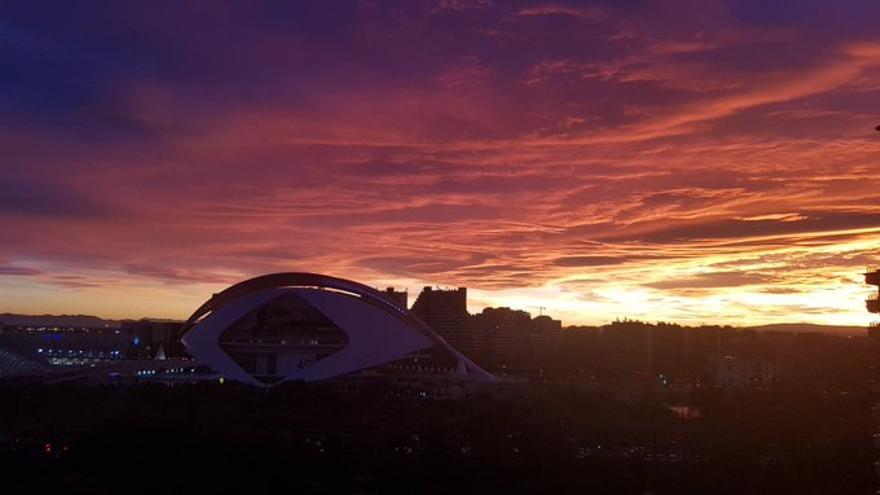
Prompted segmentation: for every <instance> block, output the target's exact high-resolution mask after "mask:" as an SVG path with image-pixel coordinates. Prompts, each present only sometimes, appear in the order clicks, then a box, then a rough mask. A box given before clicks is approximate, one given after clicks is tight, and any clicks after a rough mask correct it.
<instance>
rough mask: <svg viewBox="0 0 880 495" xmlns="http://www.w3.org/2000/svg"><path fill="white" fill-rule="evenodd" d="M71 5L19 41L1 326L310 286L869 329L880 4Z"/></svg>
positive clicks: (14, 28) (20, 9) (13, 31)
mask: <svg viewBox="0 0 880 495" xmlns="http://www.w3.org/2000/svg"><path fill="white" fill-rule="evenodd" d="M45 10H46V8H45V6H44V5H42V4H41V3H40V2H21V3H14V4H12V5H9V6H5V7H4V8H3V11H2V17H0V39H2V46H3V47H4V48H3V50H2V51H0V60H3V66H4V67H6V70H3V71H0V109H2V111H0V147H2V150H3V152H2V155H3V156H2V170H3V177H2V179H0V232H2V236H3V242H2V243H0V300H2V301H3V306H2V308H0V310H3V311H9V312H19V313H32V314H41V313H55V314H58V313H86V314H95V315H98V316H102V317H109V318H124V317H129V318H131V317H141V316H152V317H167V318H185V317H186V316H188V315H189V314H190V313H191V312H192V310H193V309H194V308H195V307H197V306H198V305H199V304H200V303H201V302H203V301H204V300H205V299H206V298H207V297H208V296H210V294H212V293H214V292H218V291H219V290H221V289H223V288H224V287H227V286H229V285H231V284H232V283H234V282H236V281H239V280H242V279H246V278H249V277H251V276H254V275H259V274H263V273H272V272H280V271H309V272H317V273H328V274H335V275H338V276H341V277H346V278H352V279H356V280H360V281H363V282H365V283H369V284H371V285H373V286H376V287H385V286H394V287H397V288H408V289H409V290H410V292H411V293H412V294H416V293H417V292H418V291H419V290H420V289H421V288H422V286H425V285H440V286H449V287H456V286H466V287H468V288H469V291H470V292H469V294H470V301H469V304H470V305H471V308H472V309H473V310H477V309H479V308H481V307H484V306H510V307H514V308H518V309H524V310H527V311H530V312H532V313H534V314H537V313H538V312H539V311H543V312H545V313H549V314H552V315H553V316H554V317H555V318H559V319H562V320H563V321H564V322H565V323H566V324H583V323H587V324H596V323H603V322H607V321H611V320H613V319H616V318H624V317H628V318H639V319H643V320H649V321H657V320H666V321H676V322H681V323H687V324H697V323H719V324H733V325H749V324H761V323H780V322H811V323H822V324H838V325H844V324H847V325H864V324H866V323H867V322H868V321H869V318H868V315H867V314H866V313H865V311H864V305H863V302H862V301H863V300H864V299H865V297H866V296H867V295H868V294H869V292H870V289H869V288H868V287H867V286H865V285H863V280H862V273H863V272H864V269H865V267H866V266H868V265H871V264H872V263H873V262H874V261H875V260H876V259H877V258H876V257H875V253H877V252H880V216H878V208H880V207H878V205H880V195H878V192H877V182H876V170H877V158H878V156H880V154H878V153H880V135H878V133H877V132H875V131H874V127H875V126H876V124H877V123H878V122H877V116H878V114H880V98H878V93H880V84H878V80H880V78H878V76H880V36H878V32H877V24H876V21H877V19H878V18H880V4H878V3H877V2H873V1H847V2H821V1H804V2H797V4H794V5H793V4H790V3H788V2H757V1H738V2H720V1H700V2H684V1H681V2H679V1H668V2H665V1H664V2H595V3H590V4H582V3H568V2H548V3H529V4H520V3H518V2H510V3H508V2H493V1H488V0H484V1H454V0H441V1H434V2H428V1H423V2H403V3H387V2H369V1H361V2H348V3H345V2H343V3H339V2H333V3H298V2H291V3H283V2H279V3H269V4H261V5H259V6H258V5H253V4H251V3H250V2H232V3H224V4H222V5H221V4H219V3H216V2H204V3H199V2H195V3H183V4H180V3H178V2H164V3H158V4H156V3H153V2H150V3H149V4H146V3H145V4H127V3H115V2H114V3H106V4H90V5H88V6H83V5H81V4H79V3H57V4H54V5H52V8H51V10H52V11H53V15H51V16H46V15H44V13H45ZM194 27H195V28H194ZM539 308H540V309H539Z"/></svg>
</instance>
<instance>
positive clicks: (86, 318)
mask: <svg viewBox="0 0 880 495" xmlns="http://www.w3.org/2000/svg"><path fill="white" fill-rule="evenodd" d="M145 319H148V320H151V321H177V320H172V319H168V318H145ZM120 321H122V320H107V319H104V318H98V317H97V316H92V315H21V314H15V313H0V323H2V324H3V325H8V326H29V327H85V328H108V327H109V328H116V327H118V326H119V324H120Z"/></svg>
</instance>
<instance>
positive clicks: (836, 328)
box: [740, 323, 867, 335]
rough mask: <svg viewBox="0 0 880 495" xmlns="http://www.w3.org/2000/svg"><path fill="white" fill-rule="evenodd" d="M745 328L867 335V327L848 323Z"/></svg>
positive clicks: (791, 324)
mask: <svg viewBox="0 0 880 495" xmlns="http://www.w3.org/2000/svg"><path fill="white" fill-rule="evenodd" d="M740 328H742V329H743V330H754V331H756V332H798V333H802V332H809V333H828V334H833V335H866V334H867V330H866V327H857V326H846V325H815V324H812V323H777V324H775V325H760V326H754V327H740Z"/></svg>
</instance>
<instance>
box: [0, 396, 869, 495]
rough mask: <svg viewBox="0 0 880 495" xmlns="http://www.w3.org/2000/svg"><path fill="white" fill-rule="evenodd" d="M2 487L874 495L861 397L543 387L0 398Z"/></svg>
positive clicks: (77, 490)
mask: <svg viewBox="0 0 880 495" xmlns="http://www.w3.org/2000/svg"><path fill="white" fill-rule="evenodd" d="M0 392H2V393H0V397H2V398H0V466H2V471H3V473H4V474H3V490H2V492H3V493H53V492H54V493H116V494H119V493H123V494H125V493H264V492H266V493H268V492H273V493H418V494H422V493H624V494H628V493H633V494H636V493H639V494H642V493H660V494H665V493H676V494H677V493H720V494H725V493H731V494H733V493H736V494H739V493H773V494H777V493H872V491H873V482H874V478H873V471H872V470H873V466H872V460H873V459H872V449H873V447H872V444H871V442H872V437H871V433H872V420H871V408H870V401H869V400H868V398H867V397H865V396H860V395H859V394H828V393H821V392H803V391H797V390H790V391H774V392H772V393H770V392H748V393H746V392H742V393H732V392H725V393H722V392H703V393H701V394H698V395H697V396H695V397H692V398H691V401H690V402H691V403H692V404H694V410H695V411H697V410H698V411H699V415H698V417H694V416H695V414H691V413H690V412H688V413H687V414H686V415H689V416H690V417H682V412H681V411H677V412H676V411H673V410H670V409H669V408H668V407H665V406H664V405H663V404H662V403H661V402H660V401H652V400H640V401H638V402H636V403H622V402H617V401H614V400H611V399H609V398H607V397H602V396H601V395H588V394H582V393H574V392H572V391H571V390H569V389H564V388H561V387H560V388H557V389H549V388H547V387H538V388H536V389H535V391H534V392H535V393H534V394H533V395H532V397H531V398H528V399H520V400H516V401H512V400H496V399H490V398H485V397H484V398H480V397H476V398H472V399H466V400H457V401H427V400H413V399H408V400H400V399H392V398H390V397H391V394H389V393H388V390H385V389H384V388H383V387H381V386H376V387H373V388H370V387H367V388H365V389H363V390H361V391H360V392H359V393H357V394H351V393H346V394H342V393H340V392H337V391H335V390H334V389H331V388H329V387H327V386H316V385H303V384H290V385H284V386H280V387H277V388H275V389H273V390H272V391H269V392H263V391H257V390H253V389H246V388H242V387H238V386H235V385H231V384H229V383H226V384H225V385H220V384H217V383H211V384H200V385H182V386H175V387H167V386H163V385H139V386H132V387H106V388H98V387H79V386H73V385H65V386H29V387H17V388H16V387H7V388H4V389H2V391H0Z"/></svg>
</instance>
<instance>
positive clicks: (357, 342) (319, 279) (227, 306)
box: [181, 273, 496, 385]
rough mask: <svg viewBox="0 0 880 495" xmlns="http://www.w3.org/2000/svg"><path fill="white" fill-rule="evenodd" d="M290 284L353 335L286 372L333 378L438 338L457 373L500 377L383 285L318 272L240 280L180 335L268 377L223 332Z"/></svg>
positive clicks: (232, 371)
mask: <svg viewBox="0 0 880 495" xmlns="http://www.w3.org/2000/svg"><path fill="white" fill-rule="evenodd" d="M327 289H331V290H327ZM291 292H293V293H296V294H297V295H299V296H300V297H302V298H304V299H305V300H306V301H307V302H309V303H310V304H311V305H312V306H314V307H315V308H316V309H318V310H319V311H320V312H321V313H323V314H324V315H325V316H327V317H328V318H329V319H330V320H332V321H333V322H334V323H335V324H336V325H337V326H338V327H339V328H340V329H342V330H343V331H344V332H345V333H346V334H347V335H348V337H349V342H348V344H347V345H346V346H345V347H344V348H343V349H342V350H340V351H338V352H336V353H334V354H331V355H330V356H327V357H325V358H324V359H321V360H320V361H318V362H316V363H314V364H312V365H311V366H308V367H306V368H302V369H295V370H290V369H284V370H281V372H280V374H281V375H282V376H283V377H284V378H283V380H306V381H312V380H321V379H325V378H332V377H334V376H339V375H342V374H345V373H349V372H352V371H357V370H361V369H365V368H369V367H373V366H377V365H381V364H384V363H388V362H391V361H394V360H396V359H400V358H402V357H405V356H406V355H407V354H409V353H411V352H415V351H418V350H422V349H427V348H430V347H433V346H439V347H441V348H443V349H445V350H446V351H447V352H449V353H450V354H451V355H453V356H454V357H455V358H456V359H457V360H458V366H457V374H458V375H470V376H472V377H474V378H476V379H479V380H482V381H495V380H496V378H495V377H494V376H493V375H492V374H490V373H488V372H487V371H485V370H483V369H482V368H480V367H479V366H478V365H477V364H476V363H474V362H473V361H471V360H470V359H468V358H467V357H465V356H464V355H462V354H461V353H460V352H458V350H456V349H454V348H453V347H452V346H450V345H449V344H448V343H447V342H446V341H445V340H443V338H442V337H440V336H439V335H437V333H436V332H434V331H433V330H432V329H431V328H430V327H429V326H428V325H426V324H425V323H424V322H423V321H421V320H420V319H419V318H418V317H416V316H415V315H413V314H412V313H410V312H409V311H408V310H407V309H406V308H405V307H401V306H399V305H398V304H397V303H396V302H394V301H392V300H390V299H388V298H386V297H385V295H384V294H383V293H381V292H379V291H377V290H376V289H373V288H371V287H368V286H365V285H363V284H359V283H357V282H353V281H350V280H345V279H339V278H335V277H328V276H326V275H317V274H311V273H279V274H272V275H265V276H262V277H257V278H254V279H250V280H246V281H244V282H241V283H239V284H236V285H233V286H232V287H230V288H228V289H226V290H224V291H223V292H221V293H219V294H216V295H214V297H212V298H211V299H210V300H209V301H207V302H206V303H205V304H203V305H202V306H201V307H200V308H199V309H198V310H196V312H195V313H193V315H192V316H191V317H190V319H189V320H188V321H187V325H186V326H185V330H184V332H185V334H184V335H183V337H182V338H181V341H182V342H183V344H184V346H186V348H187V350H188V351H189V352H190V354H192V355H193V357H195V358H196V359H199V360H200V361H202V362H204V363H205V364H208V365H210V366H212V367H213V368H215V370H216V371H218V372H220V373H222V374H223V375H224V376H228V377H229V378H233V379H236V380H239V381H242V382H245V383H250V384H254V385H265V384H264V383H262V382H261V381H259V380H257V379H256V378H255V377H253V376H251V374H250V373H248V372H247V371H245V370H244V369H243V368H242V367H241V366H239V365H238V363H236V362H235V361H234V360H233V359H232V358H231V357H230V356H229V355H228V354H227V353H226V352H225V351H224V350H223V349H222V348H221V347H220V336H221V334H222V333H223V331H225V330H226V329H227V328H229V326H230V325H232V324H233V323H235V322H236V321H238V320H239V319H240V318H242V317H243V316H244V315H246V314H247V313H248V312H250V311H251V310H253V309H256V308H257V307H260V306H262V305H264V304H266V303H268V302H269V301H271V300H273V299H275V298H277V297H280V296H281V295H283V294H286V293H291Z"/></svg>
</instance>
